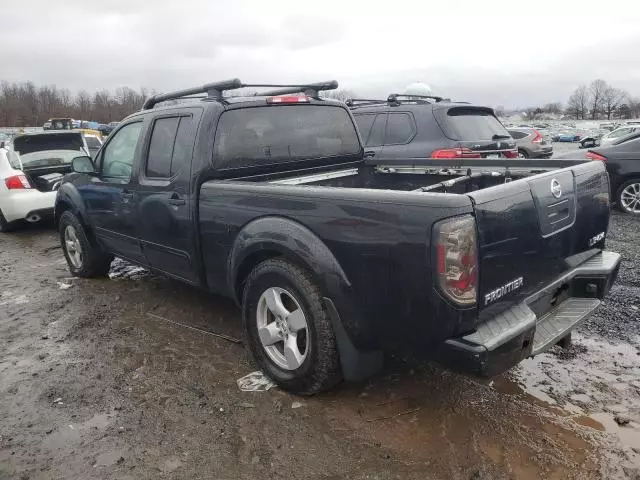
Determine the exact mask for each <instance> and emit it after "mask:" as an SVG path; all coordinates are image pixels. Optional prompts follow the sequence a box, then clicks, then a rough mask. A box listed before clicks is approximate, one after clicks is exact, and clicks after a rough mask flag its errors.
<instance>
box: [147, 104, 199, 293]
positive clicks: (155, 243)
mask: <svg viewBox="0 0 640 480" xmlns="http://www.w3.org/2000/svg"><path fill="white" fill-rule="evenodd" d="M200 114H201V110H200V109H186V110H181V111H180V113H173V114H164V115H161V116H158V117H156V118H154V119H153V124H152V126H151V128H150V134H149V138H148V142H145V143H148V145H149V148H148V149H147V150H146V152H145V153H146V154H145V155H143V157H144V161H142V162H140V163H141V165H140V169H139V172H138V175H139V179H140V180H139V190H138V203H137V208H138V218H139V225H140V244H141V247H142V252H143V253H144V255H145V257H146V258H147V260H148V261H149V264H150V265H151V266H152V267H154V268H155V269H157V270H161V271H162V272H165V273H167V274H169V275H171V276H174V277H177V278H180V279H182V280H184V281H187V282H192V283H194V282H196V268H195V265H194V259H193V258H192V256H191V252H193V251H194V244H195V240H194V235H195V233H196V232H195V229H194V228H193V224H194V220H193V219H192V216H191V208H190V207H191V206H192V202H193V201H194V199H193V197H191V196H190V195H189V193H190V188H189V183H190V179H191V158H192V155H193V149H194V141H195V136H196V129H197V126H198V122H199V119H200Z"/></svg>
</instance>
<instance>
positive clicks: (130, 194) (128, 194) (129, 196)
mask: <svg viewBox="0 0 640 480" xmlns="http://www.w3.org/2000/svg"><path fill="white" fill-rule="evenodd" d="M120 196H121V197H122V200H123V201H124V202H125V203H128V202H129V200H131V199H132V198H133V192H130V191H129V190H123V191H122V193H121V194H120Z"/></svg>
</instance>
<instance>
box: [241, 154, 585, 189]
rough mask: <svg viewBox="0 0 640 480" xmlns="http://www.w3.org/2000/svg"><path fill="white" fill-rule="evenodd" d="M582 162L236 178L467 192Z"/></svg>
mask: <svg viewBox="0 0 640 480" xmlns="http://www.w3.org/2000/svg"><path fill="white" fill-rule="evenodd" d="M474 163H475V164H474ZM483 163H484V165H483ZM580 163H584V162H581V161H562V162H560V161H558V162H553V161H549V160H543V161H539V160H538V161H527V160H517V161H513V160H503V161H501V160H491V161H490V162H486V161H485V162H482V161H477V160H474V161H472V162H469V161H467V162H455V161H449V160H447V161H445V162H443V161H441V160H425V159H413V160H411V159H408V160H400V161H398V160H388V161H385V162H374V161H369V162H366V163H363V164H361V165H357V166H354V167H351V168H344V167H331V166H328V167H324V168H320V169H315V170H313V171H302V172H300V171H298V172H280V173H272V174H268V175H264V174H263V175H256V176H249V177H242V178H238V179H236V180H238V181H249V182H264V183H269V184H276V185H298V186H301V185H308V186H323V187H336V188H367V189H373V190H398V191H414V192H434V193H458V194H465V193H469V192H474V191H477V190H481V189H484V188H488V187H493V186H496V185H500V184H503V183H508V182H511V181H513V180H518V179H521V178H526V177H529V176H531V175H535V174H539V173H543V172H548V171H553V170H557V169H559V168H562V167H571V166H574V165H578V164H580Z"/></svg>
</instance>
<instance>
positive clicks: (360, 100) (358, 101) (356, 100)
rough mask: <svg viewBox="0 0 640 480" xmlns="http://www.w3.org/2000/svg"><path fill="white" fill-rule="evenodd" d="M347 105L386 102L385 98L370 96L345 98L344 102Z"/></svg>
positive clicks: (359, 105)
mask: <svg viewBox="0 0 640 480" xmlns="http://www.w3.org/2000/svg"><path fill="white" fill-rule="evenodd" d="M344 103H346V104H347V107H362V106H364V105H375V104H378V103H387V101H386V100H374V99H372V98H347V100H346V101H345V102H344Z"/></svg>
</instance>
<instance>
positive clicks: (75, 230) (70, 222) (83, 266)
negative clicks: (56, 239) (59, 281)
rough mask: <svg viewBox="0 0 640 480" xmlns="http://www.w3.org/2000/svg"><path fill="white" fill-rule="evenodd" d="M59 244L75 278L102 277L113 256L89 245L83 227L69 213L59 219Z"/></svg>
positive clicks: (106, 271)
mask: <svg viewBox="0 0 640 480" xmlns="http://www.w3.org/2000/svg"><path fill="white" fill-rule="evenodd" d="M59 232H60V243H61V244H62V251H63V252H64V256H65V258H66V260H67V264H68V265H69V270H70V271H71V273H72V274H73V275H75V276H77V277H87V278H88V277H104V276H105V275H106V274H107V273H109V268H110V267H111V261H112V260H113V255H110V254H107V253H105V252H103V251H102V250H101V249H100V248H98V247H97V246H94V245H92V244H91V242H90V241H89V239H88V238H87V235H86V232H85V230H84V227H83V226H82V224H81V223H80V221H79V220H78V218H77V217H76V216H75V215H74V214H73V213H72V212H70V211H66V212H64V213H63V214H62V216H61V217H60V223H59Z"/></svg>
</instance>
